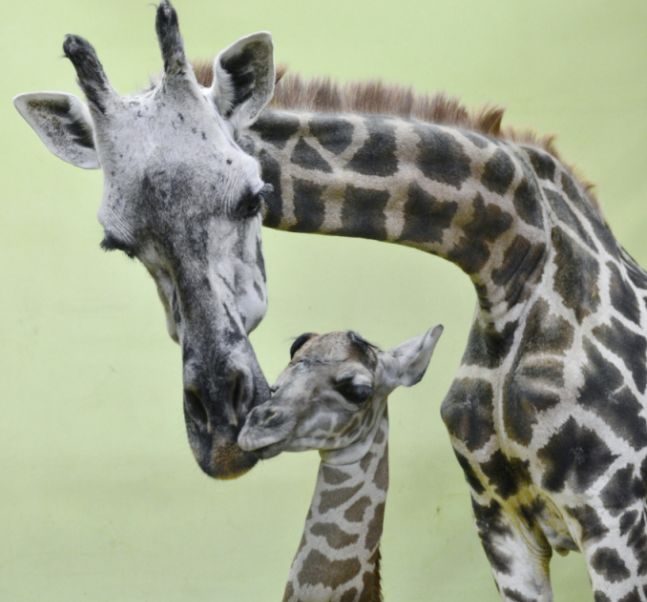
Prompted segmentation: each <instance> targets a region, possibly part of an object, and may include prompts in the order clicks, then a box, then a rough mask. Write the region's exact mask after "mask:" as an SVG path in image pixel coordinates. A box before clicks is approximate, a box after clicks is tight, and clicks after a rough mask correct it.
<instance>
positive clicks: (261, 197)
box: [236, 184, 274, 219]
mask: <svg viewBox="0 0 647 602" xmlns="http://www.w3.org/2000/svg"><path fill="white" fill-rule="evenodd" d="M273 190H274V188H273V187H272V185H271V184H265V185H264V186H263V187H262V188H261V189H260V190H259V191H258V192H251V191H250V192H248V193H247V194H246V195H245V196H244V197H243V198H242V199H241V200H240V201H239V203H238V207H237V208H236V213H237V214H238V216H239V217H241V218H242V219H246V218H250V217H254V216H256V215H258V213H259V212H260V210H261V207H262V206H263V202H264V201H265V196H266V195H268V194H270V193H271V192H272V191H273Z"/></svg>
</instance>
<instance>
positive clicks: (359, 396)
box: [335, 378, 373, 404]
mask: <svg viewBox="0 0 647 602" xmlns="http://www.w3.org/2000/svg"><path fill="white" fill-rule="evenodd" d="M335 388H336V389H337V391H338V392H339V393H341V394H342V395H343V396H344V397H345V398H346V399H347V400H348V401H350V402H351V403H356V404H360V403H364V402H365V401H366V400H367V399H368V398H369V397H370V396H371V395H372V394H373V387H371V385H369V384H367V383H355V382H353V379H352V378H344V379H342V380H339V381H337V383H336V385H335Z"/></svg>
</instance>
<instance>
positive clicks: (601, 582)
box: [579, 500, 647, 602]
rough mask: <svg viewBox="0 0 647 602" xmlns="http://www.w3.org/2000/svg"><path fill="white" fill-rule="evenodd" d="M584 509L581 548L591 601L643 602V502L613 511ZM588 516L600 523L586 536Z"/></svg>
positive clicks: (646, 584)
mask: <svg viewBox="0 0 647 602" xmlns="http://www.w3.org/2000/svg"><path fill="white" fill-rule="evenodd" d="M584 508H585V510H584V511H583V512H582V513H581V515H582V517H584V518H585V519H588V521H587V520H582V519H581V518H580V520H579V522H580V526H581V527H582V533H583V542H582V551H583V552H584V554H585V556H586V564H587V568H588V571H589V576H590V578H591V584H592V586H593V591H594V592H595V596H594V599H595V602H647V502H646V501H642V500H641V501H638V502H637V503H634V504H632V505H629V506H626V507H624V508H622V509H615V510H613V509H612V510H609V508H603V507H597V508H596V509H595V510H594V509H592V508H591V507H590V506H586V507H584ZM591 517H595V518H594V522H595V523H596V524H597V525H603V526H602V527H599V528H598V532H597V534H596V536H593V537H591V536H588V537H587V535H588V533H587V529H589V530H590V528H591Z"/></svg>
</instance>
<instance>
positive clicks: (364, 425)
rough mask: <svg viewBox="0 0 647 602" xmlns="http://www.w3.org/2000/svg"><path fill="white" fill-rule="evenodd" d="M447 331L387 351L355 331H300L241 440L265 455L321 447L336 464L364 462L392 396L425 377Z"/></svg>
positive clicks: (430, 333)
mask: <svg viewBox="0 0 647 602" xmlns="http://www.w3.org/2000/svg"><path fill="white" fill-rule="evenodd" d="M442 331H443V327H442V326H440V325H438V326H436V327H434V328H433V329H430V330H429V331H427V332H426V333H425V334H423V335H421V336H418V337H414V338H412V339H410V340H408V341H406V342H404V343H402V344H401V345H398V346H397V347H394V348H393V349H390V350H388V351H381V350H380V349H378V348H377V347H375V346H374V345H372V344H371V343H369V342H367V341H366V340H364V339H363V338H362V337H361V336H359V335H358V334H357V333H355V332H352V331H345V332H332V333H328V334H322V335H317V334H311V333H308V334H303V335H301V336H300V337H299V338H297V339H296V340H295V341H294V343H293V344H292V347H291V349H290V355H291V358H292V359H291V360H290V363H289V364H288V366H287V368H286V369H285V370H283V372H282V373H281V374H280V375H279V377H278V379H277V381H276V384H275V386H274V387H273V388H272V397H271V398H270V399H269V400H268V401H266V402H265V403H263V404H261V405H259V406H257V407H255V408H254V409H253V410H252V411H251V412H250V413H249V414H248V416H247V419H246V422H245V425H244V426H243V429H242V430H241V432H240V435H239V437H238V444H239V445H240V447H241V448H242V449H244V450H249V451H252V450H254V451H256V452H257V453H258V454H260V456H261V457H264V458H270V457H272V456H275V455H277V454H278V453H280V452H282V451H302V450H307V449H317V450H320V453H321V456H322V459H324V461H326V462H328V463H332V464H347V463H350V462H355V461H357V460H359V459H361V458H362V457H363V455H364V454H365V453H366V452H367V451H368V449H369V448H370V446H371V444H372V443H373V439H374V436H375V433H376V431H377V429H378V427H379V424H380V420H381V418H382V416H383V415H384V412H385V409H386V400H387V397H388V395H389V393H391V391H393V390H394V389H395V388H396V387H398V386H400V385H404V386H407V387H410V386H412V385H415V384H416V383H417V382H418V381H420V379H421V378H422V377H423V375H424V373H425V371H426V370H427V366H428V365H429V360H430V359H431V355H432V353H433V351H434V347H435V346H436V342H437V341H438V338H439V337H440V335H441V334H442Z"/></svg>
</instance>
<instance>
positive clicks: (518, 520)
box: [15, 2, 647, 602]
mask: <svg viewBox="0 0 647 602" xmlns="http://www.w3.org/2000/svg"><path fill="white" fill-rule="evenodd" d="M170 11H172V8H171V7H170V4H169V3H168V2H162V4H161V5H160V7H159V9H158V23H157V25H158V35H159V39H160V46H161V48H162V52H163V58H164V63H165V74H164V77H163V78H162V81H161V82H160V83H159V84H156V86H154V87H153V88H152V89H151V90H149V91H147V92H145V93H143V94H141V95H136V96H133V97H118V96H117V95H116V93H115V92H114V91H113V90H112V89H111V87H110V85H109V83H108V81H107V79H106V77H105V74H104V73H103V69H102V68H101V66H100V63H99V62H98V59H97V58H96V54H95V53H94V50H93V49H92V48H91V46H89V44H87V42H85V41H84V40H82V39H81V38H78V37H70V38H68V39H67V41H66V44H65V52H66V55H67V56H68V57H69V58H70V59H71V60H72V62H73V65H74V67H75V69H76V71H77V74H78V75H79V80H80V83H81V86H82V88H83V91H84V93H85V96H86V98H87V100H88V103H89V110H88V108H87V107H86V105H85V104H84V103H82V102H81V101H80V100H78V99H76V98H75V97H72V96H71V95H65V94H57V93H38V94H32V95H22V96H19V97H17V99H16V101H15V102H16V106H17V108H18V109H19V111H20V112H21V113H22V114H23V116H24V117H25V118H26V119H27V121H28V122H29V123H30V125H32V126H33V127H34V129H35V130H36V131H37V133H38V134H39V136H40V137H41V139H42V140H43V141H44V143H45V144H46V146H47V147H48V148H49V149H50V150H52V151H53V152H54V153H55V154H57V155H58V156H60V157H62V158H63V159H65V160H67V161H70V162H72V163H74V164H76V165H79V166H81V167H99V166H101V167H102V169H103V171H104V175H105V179H106V180H105V181H106V184H105V193H104V200H103V202H102V208H101V210H100V214H99V217H100V221H101V222H102V225H103V226H104V229H105V230H106V238H105V239H104V246H105V247H107V248H118V249H121V250H123V251H125V252H127V253H129V254H131V255H133V256H136V257H137V258H138V259H139V260H141V261H142V262H143V263H144V264H145V265H146V266H147V267H148V269H149V271H150V272H151V274H152V276H153V278H154V279H155V281H156V283H157V285H158V289H159V291H160V297H161V298H162V302H163V304H164V306H165V308H166V310H167V321H168V324H169V333H170V334H171V336H172V337H173V338H175V339H177V340H179V341H180V342H181V344H182V349H183V356H184V357H183V363H184V380H185V396H184V405H185V417H186V421H187V431H188V433H189V439H190V442H191V445H192V448H193V450H194V453H195V455H196V459H197V460H198V462H199V463H200V465H201V467H202V468H203V469H204V470H205V471H206V472H207V473H209V474H212V475H214V476H221V477H226V476H234V475H237V474H240V473H242V472H244V471H245V470H247V469H249V468H250V467H251V466H252V465H253V464H254V462H255V460H256V457H255V456H254V455H253V454H244V453H243V452H242V451H241V450H240V449H239V447H238V446H237V445H236V444H235V441H236V436H237V434H238V431H239V430H240V426H241V421H242V419H243V418H244V416H245V415H246V413H247V412H248V411H249V410H250V409H251V408H252V407H254V406H255V405H258V404H259V403H261V402H262V401H263V400H264V399H265V398H266V397H267V395H268V389H267V384H266V382H265V380H264V378H263V376H262V373H261V372H260V369H259V367H258V364H257V361H256V358H255V356H254V355H253V350H252V348H251V345H250V344H249V340H248V334H249V332H250V331H251V330H252V329H253V328H254V327H255V325H256V324H258V322H259V321H260V320H261V319H262V317H263V314H264V311H265V306H266V301H267V300H266V295H265V282H264V269H263V264H262V255H261V253H260V220H261V217H260V214H258V213H256V214H254V213H253V211H254V210H255V208H260V205H261V202H260V201H259V197H258V195H259V193H260V190H261V189H263V182H262V180H264V181H266V182H268V183H270V184H271V185H272V186H273V193H271V192H267V193H266V194H265V195H264V196H265V199H264V203H263V207H264V209H263V218H262V219H263V223H264V224H265V225H266V226H269V227H273V228H279V229H283V230H289V231H297V232H299V231H302V232H317V233H323V234H335V235H344V236H357V237H364V238H370V239H374V240H383V241H387V242H393V243H396V244H404V245H408V246H412V247H415V248H418V249H420V250H423V251H426V252H428V253H431V254H434V255H438V256H439V257H442V258H444V259H447V260H449V261H451V262H452V263H454V264H456V265H457V266H458V267H459V268H460V269H461V270H462V271H463V272H465V273H466V275H467V276H468V277H469V278H470V279H471V281H472V282H473V284H474V287H475V291H476V294H477V299H478V311H477V315H476V318H475V320H474V324H473V327H472V330H471V333H470V336H469V339H468V343H467V348H466V351H465V355H464V358H463V361H462V363H461V366H460V367H459V369H458V373H457V375H456V379H455V381H454V383H453V385H452V386H451V388H450V390H449V392H448V394H447V396H446V398H445V400H444V402H443V404H442V410H441V413H442V418H443V420H444V421H445V424H446V425H447V427H448V430H449V434H450V437H451V441H452V445H453V447H454V450H455V452H456V456H457V459H458V461H459V464H460V466H461V467H462V469H463V471H464V473H465V477H466V480H467V482H468V484H469V487H470V490H471V495H472V502H473V508H474V515H475V519H476V525H477V529H478V532H479V536H480V537H481V540H482V543H483V547H484V550H485V552H486V554H487V556H488V559H489V560H490V563H491V565H492V570H493V573H494V577H495V581H496V583H497V586H498V588H499V591H500V592H501V596H502V598H503V599H504V600H511V601H512V600H543V601H545V600H550V599H552V593H551V589H550V581H549V575H548V563H549V559H550V556H551V554H552V551H553V550H556V551H558V552H565V551H568V550H571V549H578V550H580V551H582V552H583V553H584V555H585V558H586V562H587V566H588V569H589V574H590V578H591V582H592V585H593V589H594V591H595V598H596V601H597V602H604V601H607V600H609V601H611V600H613V601H625V602H632V601H633V600H642V602H645V601H647V561H646V558H647V509H646V503H647V502H646V498H647V493H646V488H647V485H646V484H647V442H646V440H647V394H646V392H645V388H646V382H647V358H646V353H647V351H646V350H647V342H646V339H645V332H646V329H647V305H646V302H647V274H646V273H645V271H644V270H643V269H642V268H641V267H639V266H638V265H637V264H636V263H635V261H634V260H633V259H632V258H631V257H630V256H629V255H628V254H627V253H626V252H625V251H624V250H623V249H622V248H621V247H620V245H619V244H618V243H617V241H616V240H615V238H614V236H613V235H612V233H611V232H610V230H609V228H608V226H607V224H606V223H605V221H604V218H603V217H602V214H601V212H600V210H599V209H598V208H597V206H596V204H595V202H594V200H593V199H592V197H591V195H590V193H589V192H588V190H587V188H586V187H585V186H583V185H581V184H580V183H579V182H578V181H577V180H576V179H575V178H574V177H573V175H572V173H571V171H570V170H569V169H568V168H567V167H566V166H565V164H564V163H563V162H562V161H561V160H559V159H558V158H557V156H556V155H555V154H554V153H552V152H549V151H550V146H548V147H545V148H543V147H542V146H541V145H540V144H537V143H533V142H523V141H519V140H518V141H515V139H514V138H508V139H505V138H503V137H501V136H499V135H498V125H497V124H498V121H500V116H499V117H498V121H497V118H496V115H495V114H493V115H490V116H489V117H488V119H487V120H485V121H488V122H489V124H490V126H492V127H490V126H488V127H481V128H477V127H472V128H470V127H469V123H466V122H465V120H461V119H456V120H455V123H454V125H452V124H451V123H432V122H430V121H425V120H424V119H420V118H417V117H416V114H415V112H413V111H411V110H410V111H409V114H408V115H400V114H398V111H393V112H392V113H393V114H390V113H391V111H389V110H388V109H381V110H379V111H377V112H378V113H380V114H372V113H371V110H370V109H367V110H362V109H361V108H356V109H353V108H352V107H351V108H350V109H344V106H347V105H344V104H343V103H338V105H337V106H336V107H333V108H331V106H330V105H331V104H333V103H332V102H331V103H329V105H328V106H323V107H319V108H318V107H317V106H316V105H317V103H316V102H315V103H310V105H311V106H303V107H300V106H299V103H293V105H292V106H280V103H275V104H274V105H272V106H270V107H268V108H264V107H265V105H266V103H267V102H268V101H269V99H270V97H271V96H272V93H273V90H274V87H273V82H274V67H273V63H272V50H271V40H270V38H269V36H268V35H267V34H255V35H253V36H249V37H247V38H243V39H242V40H239V42H237V43H235V44H234V45H232V46H231V47H230V48H229V49H227V50H225V51H224V52H223V53H221V55H219V57H218V58H217V59H216V61H215V66H214V69H213V73H214V74H215V78H214V79H213V82H212V83H211V84H209V86H210V87H208V88H207V87H205V86H203V85H200V82H199V81H196V80H195V79H194V76H193V70H192V68H191V66H190V65H189V64H188V63H187V62H186V61H185V59H184V55H183V51H182V48H181V38H180V37H179V33H178V32H177V31H176V30H177V18H176V17H173V15H172V14H171V12H170ZM280 86H281V84H280V83H279V91H280ZM328 93H329V94H328V96H330V97H333V96H334V94H333V92H331V89H330V88H329V89H328ZM325 96H326V95H325V94H324V95H322V97H325ZM360 96H361V95H360ZM320 100H321V99H320ZM324 100H325V98H324ZM412 102H413V100H412ZM322 104H325V103H323V101H322ZM288 105H289V103H288ZM400 112H402V111H400ZM373 113H375V111H373ZM412 113H413V114H412ZM450 121H451V120H450ZM492 124H494V125H496V126H497V127H494V126H493V125H492ZM476 130H479V131H476ZM89 132H92V135H91V136H90V135H89ZM90 138H91V144H90ZM159 149H163V151H164V152H162V153H160V152H156V150H157V151H159ZM254 159H256V161H255V160H254ZM257 162H258V163H257ZM259 165H260V171H259ZM261 178H262V180H261ZM266 190H268V191H269V189H266ZM250 214H252V215H254V216H253V217H241V216H249V215H250Z"/></svg>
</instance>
